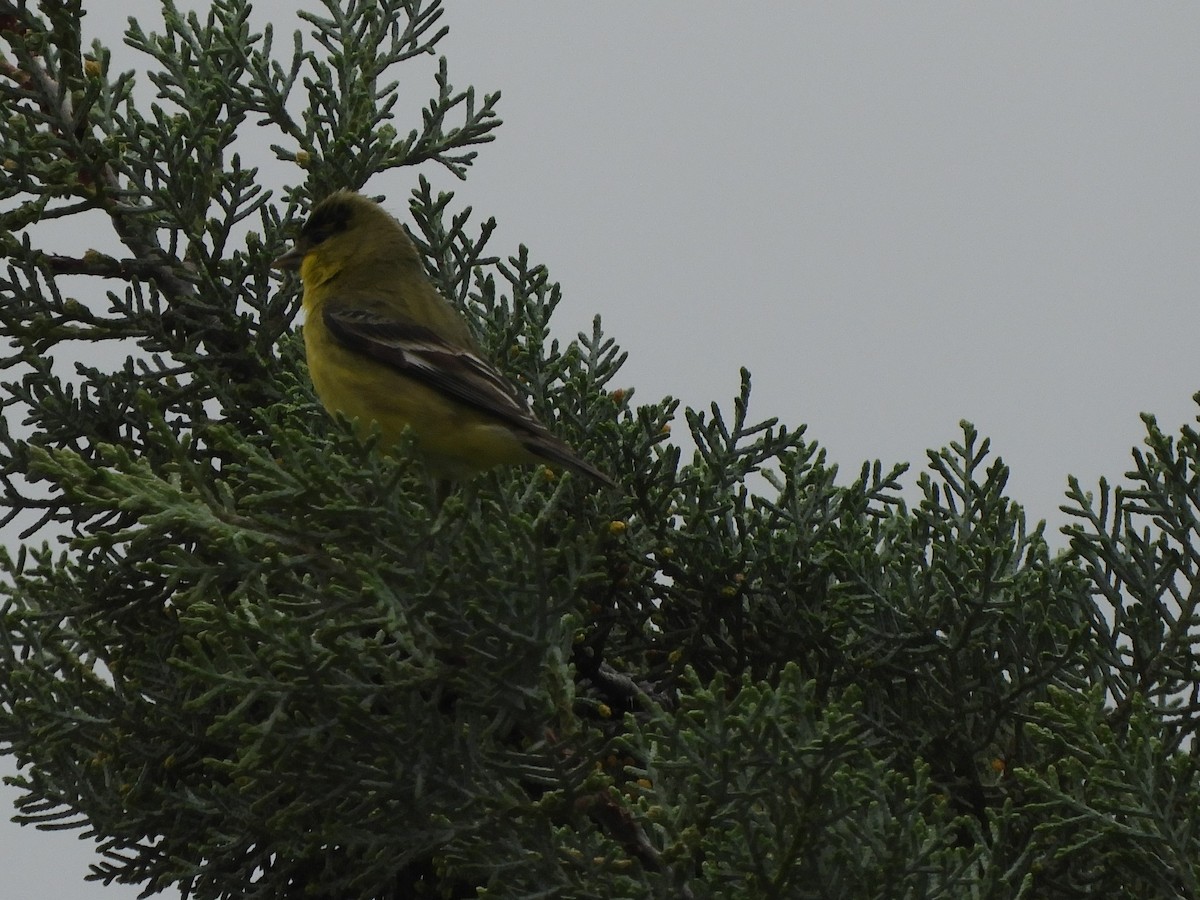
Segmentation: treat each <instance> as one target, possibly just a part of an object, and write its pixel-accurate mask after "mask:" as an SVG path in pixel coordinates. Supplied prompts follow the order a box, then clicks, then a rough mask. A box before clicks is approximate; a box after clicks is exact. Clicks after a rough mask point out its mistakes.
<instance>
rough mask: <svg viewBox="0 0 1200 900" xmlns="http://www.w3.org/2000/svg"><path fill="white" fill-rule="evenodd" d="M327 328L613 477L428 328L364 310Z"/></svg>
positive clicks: (563, 457) (545, 450)
mask: <svg viewBox="0 0 1200 900" xmlns="http://www.w3.org/2000/svg"><path fill="white" fill-rule="evenodd" d="M322 319H323V321H324V323H325V327H326V328H328V329H329V333H330V334H332V335H333V337H334V339H335V340H337V341H339V342H340V343H341V344H342V345H343V346H345V347H346V348H348V349H350V350H354V351H356V352H358V353H362V354H364V355H365V356H369V357H370V358H371V359H374V360H376V361H377V362H381V363H383V364H384V365H387V366H390V367H391V368H393V369H394V370H396V371H397V372H399V373H401V374H403V375H407V376H408V377H409V378H412V379H414V380H416V381H420V382H421V383H423V384H426V385H428V386H429V387H431V388H433V389H434V390H436V391H440V392H441V393H442V394H445V395H446V396H447V397H450V398H452V399H454V400H457V401H458V402H459V403H462V404H464V405H466V406H469V407H471V408H472V409H475V410H478V411H479V412H481V413H483V414H484V415H486V416H490V417H492V418H494V419H497V420H498V421H499V422H500V423H502V424H504V425H507V426H508V427H510V428H512V429H513V430H514V431H515V432H516V433H517V434H518V435H520V438H519V439H520V440H521V443H523V444H524V445H525V446H526V448H528V449H529V451H530V452H531V453H533V454H535V455H536V456H540V457H542V458H543V459H546V460H549V461H550V462H554V463H557V464H559V465H562V466H566V467H567V468H569V469H574V470H575V471H577V472H582V473H583V474H586V475H588V476H590V477H591V478H595V479H596V480H597V481H600V482H602V483H604V484H608V485H613V484H614V482H613V480H612V479H611V478H609V477H608V476H607V475H605V474H604V473H603V472H601V471H600V470H599V469H597V468H596V467H595V466H593V465H592V464H591V463H589V462H587V461H586V460H583V459H580V458H579V457H578V456H576V455H575V453H574V452H573V451H572V450H571V448H570V447H569V446H567V445H566V444H565V443H563V442H562V441H560V440H559V439H558V438H556V437H554V435H552V434H551V433H550V432H549V431H548V430H547V429H546V427H545V426H544V425H542V423H541V422H539V421H538V420H537V419H535V418H534V417H533V413H532V412H530V410H529V407H528V406H527V405H526V403H525V401H524V400H523V399H522V398H521V396H520V395H519V394H518V393H517V392H516V389H515V388H513V386H512V385H511V384H510V383H509V382H508V380H507V379H506V378H505V377H504V376H503V375H501V374H500V373H499V372H497V371H496V369H495V368H494V367H493V366H491V365H490V364H489V363H487V362H485V361H484V360H482V359H480V358H479V356H477V355H476V354H475V353H474V352H472V351H471V350H470V349H468V348H465V347H457V346H455V345H453V344H450V343H448V342H447V341H446V340H444V339H443V338H441V337H439V336H438V335H437V334H435V333H434V332H433V331H431V330H430V329H428V328H426V327H424V326H422V325H416V324H413V323H411V322H405V321H403V320H400V319H397V318H395V317H392V316H384V315H380V314H379V313H376V312H372V311H370V310H364V309H328V308H326V310H325V311H324V313H323V314H322Z"/></svg>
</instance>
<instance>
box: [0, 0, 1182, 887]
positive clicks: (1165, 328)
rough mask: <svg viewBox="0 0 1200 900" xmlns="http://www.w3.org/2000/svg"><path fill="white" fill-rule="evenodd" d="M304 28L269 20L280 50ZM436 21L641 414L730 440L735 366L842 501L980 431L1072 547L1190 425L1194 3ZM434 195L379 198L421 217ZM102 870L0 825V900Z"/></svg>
mask: <svg viewBox="0 0 1200 900" xmlns="http://www.w3.org/2000/svg"><path fill="white" fill-rule="evenodd" d="M87 5H89V6H90V7H91V8H92V10H93V12H92V13H91V15H89V16H88V18H87V20H86V22H87V24H88V25H89V26H90V27H91V28H92V29H93V31H94V33H95V34H96V35H97V36H100V37H101V38H102V40H104V41H105V42H107V43H108V44H109V45H110V46H113V47H114V49H115V50H117V51H118V53H119V50H120V48H119V47H117V46H116V45H117V44H118V43H119V32H120V30H121V23H120V22H116V21H105V20H104V19H103V14H104V13H106V12H107V10H108V9H110V8H111V7H110V6H108V5H102V4H97V3H94V2H93V3H91V4H87ZM185 5H186V4H185ZM192 5H195V6H198V7H201V8H203V7H204V4H192ZM309 6H310V7H311V6H312V4H309ZM295 7H296V4H295V3H292V2H275V3H270V2H262V3H259V4H258V5H257V7H256V16H257V21H258V22H260V23H261V22H264V21H266V16H267V15H269V16H270V20H271V21H272V22H274V23H275V25H276V27H277V28H279V29H280V30H281V31H283V32H284V33H290V31H291V30H292V29H293V28H294V27H298V25H299V24H300V23H298V22H296V20H295V19H294V13H293V10H294V9H295ZM121 9H122V14H123V15H124V14H126V13H127V14H130V15H139V16H141V17H142V21H143V24H144V26H145V27H147V29H151V28H154V27H155V24H154V23H156V22H158V21H160V20H159V19H158V17H157V13H156V12H155V10H156V9H157V6H156V4H154V3H149V2H144V0H140V2H129V0H127V2H125V3H122V4H121ZM143 10H145V11H146V12H144V13H143V12H142V11H143ZM444 22H445V24H447V25H449V26H450V29H451V33H450V35H449V37H448V38H447V39H446V41H445V42H444V43H443V44H442V46H441V47H440V50H441V52H442V53H443V54H444V55H446V56H447V57H448V58H449V65H450V76H451V79H452V81H453V83H454V84H455V85H456V86H458V87H465V86H466V85H468V84H473V85H474V86H475V87H476V89H477V91H479V92H481V93H482V92H490V91H495V90H500V91H502V92H503V99H502V100H501V103H500V106H499V113H500V116H501V118H503V119H504V121H505V125H504V126H503V128H501V129H500V131H499V137H498V140H497V142H496V143H494V144H491V145H487V146H484V147H482V148H480V150H481V152H480V157H479V160H478V164H477V166H476V167H475V170H474V172H473V173H472V175H471V177H470V178H469V180H468V181H467V182H465V183H462V184H459V185H457V187H455V189H456V190H457V191H458V196H459V198H460V199H461V200H462V201H463V203H464V204H469V205H472V206H474V207H475V209H476V210H477V212H478V213H479V214H480V215H481V216H483V217H486V216H495V217H496V218H497V219H498V220H499V222H500V230H499V232H498V234H497V236H496V238H495V239H494V240H495V243H494V245H493V246H494V248H495V249H496V250H502V251H503V252H504V253H505V254H507V253H509V252H512V251H513V250H515V248H516V246H517V244H518V243H524V244H526V245H528V246H529V247H530V248H531V252H532V255H533V258H534V259H535V260H536V261H539V262H542V263H545V264H546V265H548V266H549V268H550V272H551V275H552V276H553V277H554V278H555V279H556V280H558V281H560V282H561V283H562V285H563V289H564V294H565V299H564V302H563V305H562V306H561V307H560V308H559V313H558V315H557V320H556V321H557V334H558V336H559V337H561V338H569V337H571V336H572V335H573V334H574V333H575V332H576V331H578V330H580V329H584V328H588V327H589V322H590V320H591V317H592V316H593V315H594V314H596V313H600V314H602V315H603V317H604V324H605V328H606V331H607V332H608V333H609V334H610V336H612V337H614V338H616V339H617V341H618V342H619V343H620V344H622V345H623V346H624V348H625V349H626V350H628V351H629V353H630V361H629V363H628V365H627V367H626V369H625V372H624V378H623V379H621V381H622V382H623V383H624V384H625V385H627V386H633V387H636V389H637V400H640V401H642V402H650V401H655V400H657V399H659V398H661V397H662V396H663V395H666V394H671V395H673V396H676V397H679V398H680V399H682V400H683V401H684V403H685V404H687V405H690V406H694V407H707V406H708V404H709V403H710V402H712V401H713V400H717V401H719V402H720V403H721V404H722V406H723V407H724V408H726V409H729V408H730V399H731V398H732V397H733V396H734V394H735V393H736V391H737V387H738V369H739V367H741V366H747V367H749V368H750V369H751V371H752V372H753V375H754V392H753V394H752V403H751V414H752V415H755V416H758V417H766V416H778V417H779V418H780V419H781V420H782V421H783V422H784V423H786V424H788V425H790V426H798V425H800V424H802V423H806V424H807V425H808V429H809V430H808V436H809V438H810V439H815V440H817V441H819V442H820V443H821V444H822V445H823V446H824V447H826V448H827V450H828V453H829V456H830V458H831V459H832V460H833V461H836V462H838V463H840V464H841V465H842V467H843V472H844V474H845V477H846V478H847V479H848V478H851V477H853V475H855V474H856V473H857V470H858V467H859V465H860V464H861V462H862V461H863V460H866V459H876V458H878V459H882V460H883V461H884V462H885V463H892V462H897V461H910V462H912V463H913V464H914V466H916V467H920V466H921V465H922V463H923V461H924V459H925V450H926V448H930V447H934V448H936V447H940V446H943V445H945V444H947V443H948V442H950V441H952V440H955V439H957V438H958V436H959V429H958V425H957V423H958V421H959V420H960V419H964V418H965V419H969V420H971V421H972V422H974V423H975V424H976V425H977V426H978V427H979V429H980V430H981V432H982V433H983V434H984V435H986V436H989V437H991V438H992V442H993V448H994V450H995V451H996V452H997V453H998V454H999V455H1000V456H1002V457H1003V458H1004V460H1005V461H1006V462H1007V463H1008V464H1009V465H1010V466H1011V467H1012V469H1013V475H1012V479H1011V481H1010V494H1011V496H1012V497H1013V498H1014V499H1016V500H1017V501H1019V502H1021V503H1022V504H1023V505H1025V507H1026V509H1027V511H1028V514H1029V516H1030V518H1031V519H1033V520H1037V519H1042V518H1045V519H1047V520H1049V522H1050V524H1051V527H1052V528H1053V529H1057V528H1058V527H1059V526H1060V525H1061V524H1062V523H1063V521H1064V517H1063V516H1062V515H1061V514H1060V513H1059V512H1058V506H1059V504H1060V503H1061V502H1062V492H1063V489H1064V487H1065V484H1066V478H1067V475H1068V474H1075V475H1077V476H1079V477H1080V478H1081V480H1083V481H1084V483H1085V484H1093V483H1095V481H1096V480H1097V479H1098V478H1099V477H1100V476H1101V475H1105V476H1108V477H1109V478H1110V479H1115V480H1119V479H1120V477H1121V475H1122V473H1123V472H1125V471H1126V470H1127V469H1128V468H1129V451H1130V447H1131V446H1133V445H1135V444H1137V443H1139V442H1140V441H1141V437H1142V434H1143V426H1142V424H1141V422H1140V421H1139V419H1138V414H1139V413H1140V412H1142V411H1146V412H1153V413H1155V414H1156V415H1157V416H1158V417H1159V422H1160V424H1161V425H1162V426H1163V427H1164V428H1166V429H1167V430H1168V431H1176V430H1177V429H1178V427H1179V425H1181V424H1183V423H1185V422H1192V421H1194V419H1195V415H1196V409H1195V404H1194V403H1193V402H1192V400H1191V395H1192V394H1193V393H1194V392H1195V391H1197V390H1198V389H1200V373H1198V372H1197V368H1198V364H1197V352H1196V333H1197V329H1196V327H1195V324H1194V323H1195V319H1196V317H1197V304H1196V299H1197V298H1196V294H1197V286H1198V285H1200V253H1198V252H1197V250H1198V244H1200V179H1197V177H1196V174H1195V172H1196V161H1197V160H1198V159H1200V126H1198V124H1197V123H1198V122H1200V117H1198V115H1197V111H1198V110H1200V102H1198V101H1200V80H1198V79H1197V78H1196V73H1197V72H1200V42H1198V41H1197V39H1196V36H1197V35H1198V34H1200V4H1185V3H1175V4H1154V5H1147V4H1134V3H1127V4H1113V3H1101V2H1087V3H1083V2H1078V3H1009V4H995V5H991V6H989V7H987V8H984V7H983V6H982V5H981V4H970V5H967V4H949V3H943V4H933V3H906V4H886V5H885V4H881V3H836V4H799V3H782V2H780V3H761V4H753V5H751V4H742V5H738V6H737V7H734V6H733V5H732V4H730V5H717V4H713V3H709V4H702V3H687V4H684V3H680V2H675V3H659V4H636V5H634V4H626V5H615V4H591V5H586V6H585V5H583V4H566V3H560V2H551V0H541V2H524V3H515V4H488V3H481V2H475V3H469V2H465V0H459V2H456V3H454V4H452V5H451V7H450V10H449V11H448V13H447V15H446V16H445V18H444ZM280 44H281V45H282V46H287V45H288V42H287V41H281V42H280ZM141 65H142V63H141V62H140V60H138V59H137V58H136V57H133V56H132V55H129V54H125V55H124V56H120V55H119V56H118V61H117V63H116V64H115V65H114V68H115V69H118V70H119V69H125V68H134V67H140V66H141ZM428 71H430V68H429V67H426V69H425V70H423V71H422V75H421V79H423V80H418V81H417V82H416V83H415V84H414V85H413V86H412V87H413V89H414V90H418V91H427V90H428V89H432V79H431V77H429V76H428V75H427V74H425V73H427V72H428ZM401 74H402V75H405V72H404V71H402V72H401ZM424 96H427V94H424V95H422V101H423V99H424ZM402 116H407V118H401V119H400V120H399V121H398V122H397V127H398V129H399V130H400V132H401V133H407V131H408V130H409V129H410V128H412V127H415V126H416V124H417V123H418V122H419V119H418V116H419V109H418V108H412V109H410V110H407V111H402ZM274 139H275V138H274V137H273V136H272V140H274ZM264 143H265V141H264ZM257 162H258V164H259V165H261V166H263V167H264V180H267V181H269V183H271V184H281V183H285V182H288V181H291V180H295V179H296V178H297V177H298V173H297V172H296V171H295V170H294V169H291V168H290V167H287V166H284V165H283V164H281V163H276V162H273V161H272V158H271V155H270V153H269V151H267V150H266V148H265V147H263V149H262V157H261V159H260V160H258V161H257ZM423 171H424V174H426V175H429V176H431V177H437V179H438V181H437V183H438V184H439V185H441V186H445V187H451V186H454V185H452V184H451V182H450V181H448V180H446V179H444V178H442V177H441V176H440V175H438V172H437V170H433V169H426V170H423ZM416 175H417V173H415V172H394V171H393V172H390V173H388V174H386V175H385V176H382V177H379V178H376V179H374V180H373V181H371V182H370V183H369V184H368V185H367V189H368V190H369V191H371V192H372V193H382V194H386V195H388V204H387V205H388V207H389V208H390V209H391V210H392V211H393V212H395V213H397V214H398V215H401V216H403V215H405V211H406V204H407V194H408V191H409V190H410V189H411V187H412V186H413V184H414V182H415V178H416ZM83 249H85V247H84V245H82V244H80V245H79V247H78V248H77V251H82V250H83ZM684 427H685V426H684V425H683V423H682V421H680V422H679V423H678V424H677V426H676V428H677V431H682V430H684ZM914 479H915V472H914V473H913V475H912V476H910V478H909V481H910V483H911V482H912V481H913V480H914ZM6 767H7V768H6ZM0 769H4V770H5V771H9V770H11V767H10V766H8V764H7V761H0ZM13 796H14V794H13V792H12V791H11V790H10V789H4V791H3V793H0V807H3V808H4V809H8V808H9V807H10V805H11V798H12V797H13ZM91 858H92V854H91V850H90V844H88V843H80V842H79V841H78V840H77V839H75V837H74V833H70V834H62V833H57V834H42V833H35V832H33V831H32V830H31V829H18V828H16V827H15V826H13V825H11V824H3V825H0V873H3V874H2V876H0V877H2V879H3V884H4V887H3V893H4V896H5V898H13V900H26V898H29V900H35V898H43V897H49V896H55V897H64V898H76V897H77V898H92V897H109V898H123V897H130V898H132V897H134V896H136V895H137V890H135V889H133V888H109V889H103V888H100V887H98V886H94V885H91V886H85V885H84V884H83V883H82V877H83V874H84V873H85V871H86V867H87V864H88V862H89V861H90V859H91Z"/></svg>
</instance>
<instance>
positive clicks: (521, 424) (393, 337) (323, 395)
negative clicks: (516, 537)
mask: <svg viewBox="0 0 1200 900" xmlns="http://www.w3.org/2000/svg"><path fill="white" fill-rule="evenodd" d="M272 265H273V266H274V267H275V268H278V269H285V270H296V269H298V270H299V272H300V280H301V281H302V282H303V284H304V297H303V304H304V312H305V321H304V347H305V351H306V353H307V356H308V371H309V375H310V376H311V378H312V383H313V387H314V388H315V389H316V392H317V397H318V398H320V400H321V403H322V405H324V407H325V409H326V410H328V411H329V413H330V414H337V413H341V414H342V415H343V416H345V417H346V418H347V419H349V420H350V421H351V422H353V423H354V425H355V428H356V429H357V431H358V432H359V434H360V435H364V436H365V435H368V434H370V433H371V429H372V426H373V423H378V425H379V430H380V435H381V441H382V446H383V447H384V448H385V449H387V448H390V447H392V446H394V445H395V444H396V443H397V442H398V441H399V440H400V437H401V435H402V434H403V433H404V429H405V428H406V427H407V428H411V429H412V431H413V433H414V436H415V440H416V444H417V447H418V448H419V449H420V451H421V453H422V454H423V455H424V456H425V457H426V459H427V461H428V464H429V467H430V469H431V471H432V472H433V473H434V474H435V475H437V476H439V477H442V478H451V479H461V478H467V477H470V476H471V475H474V474H476V473H477V472H480V471H483V470H484V469H489V468H491V467H492V466H496V465H501V464H506V463H547V464H549V465H551V466H562V467H564V468H567V469H571V470H572V471H575V472H579V473H582V474H584V475H587V476H589V477H590V478H594V479H595V480H596V481H599V482H601V483H603V484H607V485H613V484H614V482H613V481H612V479H610V478H609V477H608V476H607V475H605V474H604V473H603V472H601V471H600V470H599V469H597V468H596V467H595V466H593V465H592V464H591V463H589V462H587V461H585V460H583V459H581V458H580V457H579V456H578V455H576V454H575V452H574V451H573V450H572V449H571V448H570V447H569V446H567V444H565V443H564V442H562V441H560V440H559V439H558V438H556V437H554V436H553V435H552V434H550V432H549V431H547V430H546V428H545V426H544V425H542V424H541V423H540V422H539V421H538V420H537V419H536V418H534V416H533V413H532V412H530V410H529V407H528V406H527V405H526V404H525V402H524V400H522V398H521V396H520V394H519V393H517V391H516V389H515V388H514V387H513V386H512V384H511V383H510V382H509V381H508V380H507V379H506V378H505V377H504V376H503V375H501V374H500V373H499V372H498V371H497V370H496V368H495V367H494V366H493V365H492V364H491V363H489V362H487V361H486V360H485V359H483V357H482V356H481V355H480V352H479V348H478V347H477V346H476V344H475V341H474V340H473V339H472V337H471V332H470V330H469V329H468V327H467V323H466V320H465V319H463V317H462V315H461V314H460V313H459V312H458V310H456V309H455V308H454V307H453V306H451V304H450V303H449V302H448V301H447V300H446V299H445V298H444V297H442V295H441V294H439V293H438V291H437V289H436V288H434V286H433V285H432V284H431V283H430V281H429V278H428V276H427V275H426V274H425V269H424V268H423V266H422V264H421V257H420V255H419V254H418V253H417V249H416V247H414V246H413V243H412V241H411V240H410V239H409V237H408V234H407V233H406V232H405V231H404V229H403V228H402V227H401V225H400V223H399V222H397V221H396V219H394V218H393V217H392V216H391V215H389V214H388V213H387V212H386V211H385V210H384V209H383V208H382V207H381V206H379V204H377V203H375V202H373V201H371V200H368V199H367V198H366V197H363V196H362V195H360V194H356V193H354V192H353V191H339V192H337V193H335V194H332V195H331V196H329V197H327V198H326V199H324V200H322V201H321V202H320V203H319V204H317V206H316V207H315V208H314V209H313V211H312V214H311V215H310V216H309V218H308V221H307V222H305V224H304V226H303V227H302V228H301V229H300V235H299V237H298V238H297V240H296V245H295V247H294V248H293V249H292V250H290V251H289V252H287V253H285V254H283V256H280V257H279V258H278V259H276V260H275V261H274V262H273V263H272Z"/></svg>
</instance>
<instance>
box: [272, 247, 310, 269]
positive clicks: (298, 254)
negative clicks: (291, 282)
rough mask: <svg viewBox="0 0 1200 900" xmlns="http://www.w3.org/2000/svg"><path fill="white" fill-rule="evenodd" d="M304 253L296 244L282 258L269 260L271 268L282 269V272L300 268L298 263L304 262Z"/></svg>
mask: <svg viewBox="0 0 1200 900" xmlns="http://www.w3.org/2000/svg"><path fill="white" fill-rule="evenodd" d="M305 252H306V251H304V250H302V249H301V248H300V245H299V244H297V245H296V246H295V247H293V248H292V249H291V250H289V251H288V252H287V253H285V254H283V256H277V257H276V258H275V259H273V260H271V268H272V269H283V270H284V271H295V270H296V269H299V268H300V263H302V262H303V261H304V254H305Z"/></svg>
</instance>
